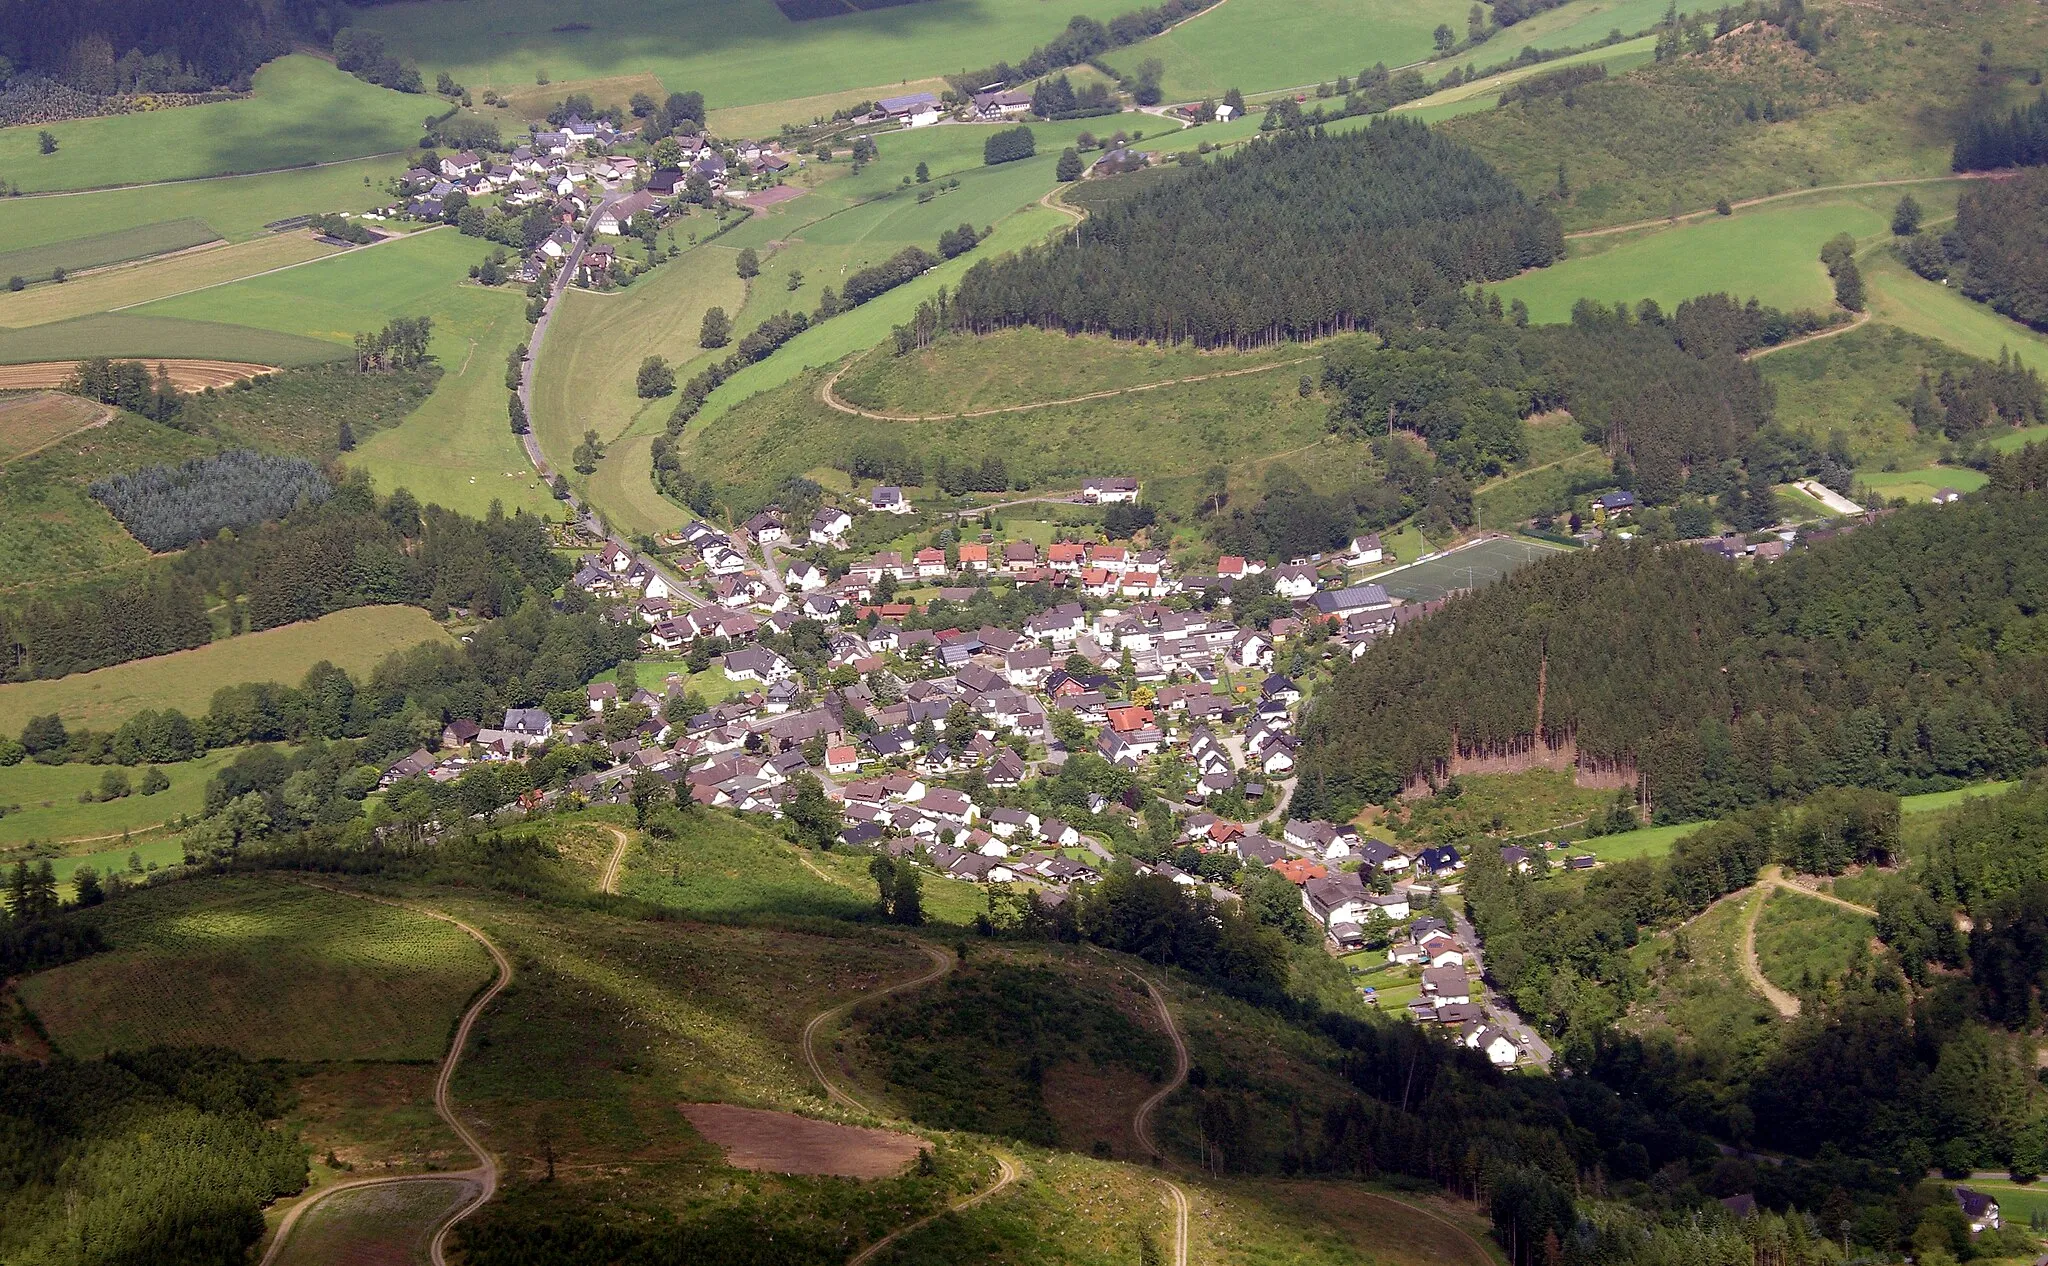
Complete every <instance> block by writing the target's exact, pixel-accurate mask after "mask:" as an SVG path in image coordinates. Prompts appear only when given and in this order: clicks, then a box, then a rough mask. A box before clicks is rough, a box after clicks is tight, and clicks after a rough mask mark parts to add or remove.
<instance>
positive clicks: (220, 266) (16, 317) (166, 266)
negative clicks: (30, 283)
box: [0, 231, 335, 328]
mask: <svg viewBox="0 0 2048 1266" xmlns="http://www.w3.org/2000/svg"><path fill="white" fill-rule="evenodd" d="M209 236H211V233H210V231H209ZM334 249H335V248H334V247H331V246H325V245H322V244H321V243H319V242H316V241H314V240H313V235H312V234H310V233H305V232H298V233H278V234H275V235H267V236H264V237H259V238H256V239H255V240H253V241H247V242H237V243H234V244H233V245H228V246H216V247H212V248H209V249H207V250H200V251H191V252H187V253H185V254H180V255H175V256H172V257H170V258H166V259H152V260H145V261H143V262H141V263H137V264H130V265H128V266H127V267H123V268H109V269H106V270H104V271H102V272H96V273H93V274H91V275H90V276H86V277H78V278H74V279H72V280H70V281H67V282H65V283H64V284H63V285H61V286H60V285H46V286H36V287H33V288H31V289H29V290H25V291H22V292H20V293H19V294H0V326H11V327H16V328H19V327H22V326H29V325H46V324H48V323H50V322H52V321H68V320H70V319H72V318H73V317H82V316H90V315H92V314H93V313H96V312H109V311H113V310H114V309H117V308H126V307H132V306H135V305H138V304H144V303H150V302H152V301H154V300H157V299H167V298H169V297H170V296H172V295H179V294H184V293H185V292H186V291H189V290H199V289H202V288H204V287H206V286H218V285H222V284H224V283H226V282H230V281H240V280H241V279H242V278H244V277H252V276H254V275H256V274H257V273H261V272H269V271H270V270H271V269H273V268H286V267H289V266H291V265H293V264H300V263H304V262H306V261H307V260H312V259H320V258H322V257H323V256H327V255H331V254H333V253H334Z"/></svg>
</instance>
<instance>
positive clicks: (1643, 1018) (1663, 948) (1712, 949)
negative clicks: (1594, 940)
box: [1625, 894, 1778, 1062]
mask: <svg viewBox="0 0 2048 1266" xmlns="http://www.w3.org/2000/svg"><path fill="white" fill-rule="evenodd" d="M1755 899H1756V897H1755V895H1754V894H1752V895H1751V896H1749V897H1747V898H1736V899H1733V900H1728V901H1723V902H1721V903H1719V904H1718V905H1716V906H1714V907H1713V908H1712V909H1710V910H1708V911H1707V912H1706V913H1705V914H1703V915H1701V916H1699V917H1698V918H1696V919H1694V920H1693V921H1692V922H1690V923H1688V924H1686V925H1685V927H1684V928H1682V929H1680V930H1679V931H1678V932H1676V933H1674V934H1671V935H1663V936H1656V937H1652V938H1649V939H1647V940H1645V941H1644V942H1643V943H1642V944H1641V945H1640V946H1638V947H1637V949H1636V950H1635V958H1636V961H1637V963H1638V965H1640V966H1642V967H1643V968H1644V969H1645V971H1646V974H1647V976H1648V981H1647V984H1648V988H1647V989H1646V990H1645V991H1644V992H1643V995H1642V999H1641V1001H1639V1002H1637V1003H1636V1004H1635V1006H1634V1007H1633V1008H1632V1009H1631V1011H1630V1013H1629V1016H1628V1019H1627V1020H1626V1021H1625V1023H1627V1024H1628V1025H1629V1027H1631V1028H1634V1029H1637V1030H1638V1031H1642V1032H1646V1033H1658V1032H1663V1033H1666V1034H1668V1035H1670V1036H1672V1037H1676V1038H1680V1039H1682V1040H1685V1041H1689V1042H1694V1043H1699V1044H1702V1045H1707V1046H1710V1047H1713V1048H1717V1049H1720V1050H1724V1051H1728V1052H1730V1053H1731V1054H1732V1056H1733V1057H1734V1058H1736V1059H1739V1060H1743V1061H1745V1062H1747V1061H1754V1060H1757V1059H1760V1058H1762V1057H1763V1056H1764V1055H1765V1054H1767V1053H1768V1052H1769V1051H1770V1049H1771V1048H1772V1046H1773V1045H1774V1044H1775V1043H1776V1041H1777V1032H1776V1030H1777V1023H1778V1019H1777V1013H1776V1012H1775V1011H1773V1010H1772V1009H1771V1005H1770V1004H1769V1003H1768V1002H1766V1001H1765V1000H1764V999H1763V998H1762V997H1761V996H1759V995H1758V994H1757V993H1756V992H1755V991H1754V990H1752V989H1750V988H1749V987H1748V986H1747V985H1745V984H1744V983H1743V979H1742V972H1741V960H1740V958H1739V957H1738V955H1740V953H1741V945H1742V922H1743V918H1744V917H1745V913H1746V911H1747V909H1748V906H1747V904H1746V903H1747V902H1748V901H1754V900H1755Z"/></svg>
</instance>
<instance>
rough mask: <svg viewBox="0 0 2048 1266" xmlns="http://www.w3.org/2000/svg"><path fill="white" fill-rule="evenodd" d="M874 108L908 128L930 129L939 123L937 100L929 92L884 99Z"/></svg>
mask: <svg viewBox="0 0 2048 1266" xmlns="http://www.w3.org/2000/svg"><path fill="white" fill-rule="evenodd" d="M875 108H876V109H877V110H879V111H881V112H882V113H883V114H886V115H888V116H889V117H890V118H892V119H895V120H896V121H897V122H899V123H902V124H904V125H906V126H908V127H930V126H931V125H932V124H934V123H937V122H938V121H939V99H938V98H937V97H936V96H933V95H932V94H931V93H929V92H913V93H911V94H909V95H908V96H902V97H884V98H882V99H881V100H880V101H877V102H876V103H875Z"/></svg>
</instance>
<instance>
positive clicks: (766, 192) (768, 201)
mask: <svg viewBox="0 0 2048 1266" xmlns="http://www.w3.org/2000/svg"><path fill="white" fill-rule="evenodd" d="M809 192H810V190H808V189H803V188H800V187H798V186H796V185H776V186H774V187H772V188H768V189H762V190H759V191H758V192H755V193H750V194H748V195H747V196H746V197H744V198H733V199H730V201H733V202H737V203H739V204H740V205H741V206H743V207H752V208H753V209H754V210H756V211H764V210H766V209H767V208H769V207H772V206H774V205H776V204H777V203H779V202H788V201H789V200H790V199H792V198H801V197H803V196H804V195H805V194H806V193H809Z"/></svg>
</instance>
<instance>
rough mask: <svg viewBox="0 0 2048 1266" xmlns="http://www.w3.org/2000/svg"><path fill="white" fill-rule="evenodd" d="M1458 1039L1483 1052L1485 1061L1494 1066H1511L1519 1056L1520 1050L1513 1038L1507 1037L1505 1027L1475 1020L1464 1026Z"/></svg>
mask: <svg viewBox="0 0 2048 1266" xmlns="http://www.w3.org/2000/svg"><path fill="white" fill-rule="evenodd" d="M1459 1040H1460V1041H1462V1042H1463V1043H1464V1044H1465V1045H1466V1046H1469V1047H1471V1048H1472V1049H1473V1050H1475V1051H1479V1052H1481V1053H1483V1054H1484V1055H1485V1056H1486V1059H1487V1062H1488V1063H1491V1064H1492V1065H1493V1066H1494V1067H1495V1068H1509V1067H1512V1066H1513V1065H1514V1062H1515V1061H1516V1060H1517V1059H1519V1058H1521V1054H1522V1052H1521V1050H1520V1049H1519V1048H1518V1047H1516V1045H1515V1039H1513V1038H1511V1037H1509V1036H1508V1035H1507V1031H1506V1030H1505V1029H1500V1028H1496V1027H1495V1026H1493V1025H1491V1024H1482V1023H1480V1022H1479V1021H1477V1020H1475V1021H1473V1022H1472V1023H1470V1024H1468V1025H1466V1026H1465V1029H1464V1032H1463V1033H1462V1034H1461V1035H1460V1037H1459Z"/></svg>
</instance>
